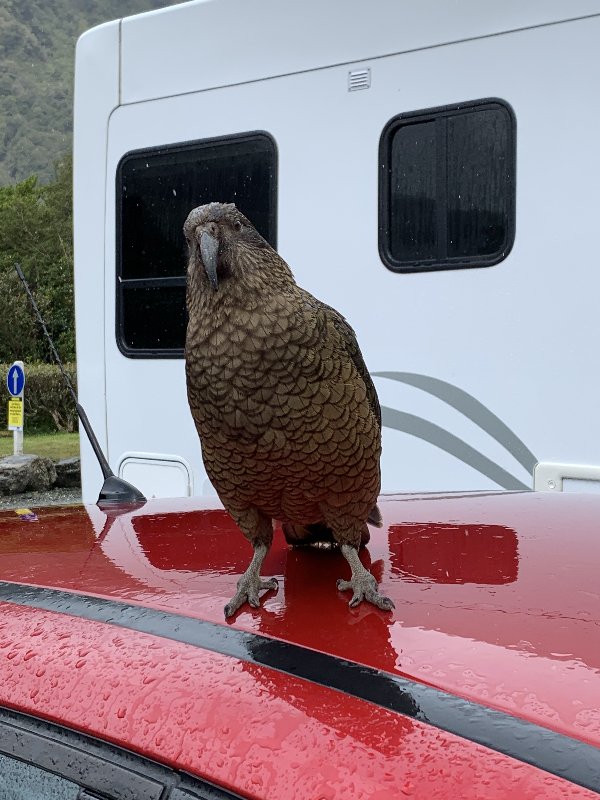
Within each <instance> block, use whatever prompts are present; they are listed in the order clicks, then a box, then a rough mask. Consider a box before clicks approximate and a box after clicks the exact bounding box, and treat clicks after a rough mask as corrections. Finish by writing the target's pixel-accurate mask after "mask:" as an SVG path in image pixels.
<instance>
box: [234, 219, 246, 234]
mask: <svg viewBox="0 0 600 800" xmlns="http://www.w3.org/2000/svg"><path fill="white" fill-rule="evenodd" d="M233 227H234V228H235V229H236V231H238V233H239V231H241V230H242V228H243V227H244V226H243V225H242V223H241V222H240V221H239V219H236V221H235V222H234V223H233Z"/></svg>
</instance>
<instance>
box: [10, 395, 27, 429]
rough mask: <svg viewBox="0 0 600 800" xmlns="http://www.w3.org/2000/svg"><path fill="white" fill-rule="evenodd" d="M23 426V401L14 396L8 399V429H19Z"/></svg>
mask: <svg viewBox="0 0 600 800" xmlns="http://www.w3.org/2000/svg"><path fill="white" fill-rule="evenodd" d="M22 427H23V401H22V400H20V399H19V398H14V399H13V400H9V401H8V430H9V431H18V430H20V429H21V428H22Z"/></svg>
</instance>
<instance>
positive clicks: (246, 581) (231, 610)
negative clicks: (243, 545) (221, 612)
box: [225, 542, 279, 617]
mask: <svg viewBox="0 0 600 800" xmlns="http://www.w3.org/2000/svg"><path fill="white" fill-rule="evenodd" d="M268 552H269V547H268V545H266V544H264V543H262V542H257V543H256V544H254V555H253V556H252V561H251V562H250V564H249V565H248V569H247V570H246V572H244V574H243V575H242V577H241V578H240V579H239V581H238V582H237V592H236V593H235V594H234V595H233V597H232V598H231V600H230V601H229V602H228V603H227V605H226V606H225V616H226V617H231V616H232V615H233V614H235V612H236V611H237V610H238V608H239V607H240V606H241V605H243V604H244V603H246V602H247V603H248V604H249V605H251V606H252V608H260V601H259V599H258V593H259V591H260V590H261V589H278V588H279V584H278V583H277V580H276V579H275V578H269V579H268V580H266V581H263V580H262V579H261V577H260V568H261V567H262V563H263V561H264V560H265V556H266V555H267V553H268Z"/></svg>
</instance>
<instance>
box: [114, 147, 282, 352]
mask: <svg viewBox="0 0 600 800" xmlns="http://www.w3.org/2000/svg"><path fill="white" fill-rule="evenodd" d="M213 201H216V202H221V203H235V204H236V206H237V207H238V208H239V209H240V211H241V212H242V213H243V214H245V215H246V216H247V217H248V219H249V220H250V221H251V222H252V223H253V224H254V226H255V227H256V229H257V230H258V231H259V233H260V234H261V235H262V236H264V238H265V239H266V240H267V241H268V242H269V243H270V244H271V245H272V246H273V247H275V246H276V201H277V151H276V147H275V142H274V141H273V139H272V138H271V137H270V136H269V135H268V134H266V133H247V134H241V135H235V136H228V137H224V138H222V139H206V140H202V141H199V142H191V143H186V144H177V145H172V146H168V147H160V148H155V149H153V150H137V151H135V152H132V153H128V154H126V155H125V156H124V157H123V158H122V159H121V162H120V163H119V166H118V169H117V209H116V212H117V243H116V244H117V252H116V264H117V308H116V336H117V345H118V347H119V349H120V350H121V352H122V353H123V354H124V355H126V356H129V357H137V358H169V357H170V358H173V357H175V358H181V357H182V356H183V347H184V341H185V330H186V310H185V283H186V278H185V270H186V264H187V247H186V244H185V240H184V238H183V223H184V222H185V220H186V218H187V215H188V214H189V212H190V211H191V210H192V209H193V208H195V207H196V206H200V205H204V204H205V203H210V202H213Z"/></svg>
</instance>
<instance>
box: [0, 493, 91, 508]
mask: <svg viewBox="0 0 600 800" xmlns="http://www.w3.org/2000/svg"><path fill="white" fill-rule="evenodd" d="M77 503H81V489H48V491H46V492H23V493H22V494H9V495H3V496H1V497H0V509H6V508H34V507H39V506H71V505H75V504H77Z"/></svg>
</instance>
